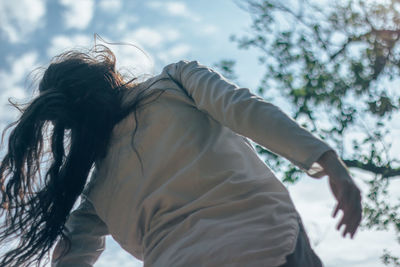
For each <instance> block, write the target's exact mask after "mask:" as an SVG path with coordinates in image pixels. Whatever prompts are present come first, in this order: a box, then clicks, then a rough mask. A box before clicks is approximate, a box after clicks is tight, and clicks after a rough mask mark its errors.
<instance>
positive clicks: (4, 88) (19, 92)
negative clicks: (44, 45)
mask: <svg viewBox="0 0 400 267" xmlns="http://www.w3.org/2000/svg"><path fill="white" fill-rule="evenodd" d="M7 61H8V62H11V67H10V70H9V71H6V70H4V69H1V70H0V80H1V84H0V122H2V123H4V122H6V121H8V122H9V121H11V120H15V118H16V117H15V116H16V114H17V112H16V109H15V108H11V107H10V106H9V105H8V99H9V98H11V99H12V100H17V102H19V101H26V100H27V99H26V98H27V97H29V96H28V94H27V91H26V90H25V88H26V87H27V86H28V85H29V84H30V82H29V80H27V78H28V74H30V73H31V71H33V70H34V69H35V68H36V67H38V53H36V52H27V53H25V54H23V55H22V56H20V57H18V58H11V57H10V58H8V60H7Z"/></svg>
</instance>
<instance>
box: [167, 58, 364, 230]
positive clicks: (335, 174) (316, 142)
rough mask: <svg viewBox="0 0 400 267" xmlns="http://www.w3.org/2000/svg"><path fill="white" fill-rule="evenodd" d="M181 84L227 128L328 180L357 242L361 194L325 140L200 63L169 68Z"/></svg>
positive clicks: (207, 111) (197, 103)
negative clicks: (356, 234)
mask: <svg viewBox="0 0 400 267" xmlns="http://www.w3.org/2000/svg"><path fill="white" fill-rule="evenodd" d="M164 72H165V73H166V75H167V76H169V77H170V78H171V79H173V80H174V81H175V82H176V83H178V84H180V85H181V88H182V89H183V90H185V91H186V93H187V94H188V95H189V96H190V97H191V98H192V99H193V101H194V102H195V104H196V106H197V108H198V109H199V110H202V111H204V112H206V113H207V114H209V115H210V116H211V117H212V118H214V119H215V120H217V121H219V122H220V123H221V124H222V125H224V126H226V127H228V128H230V129H231V130H233V131H234V132H236V133H238V134H241V135H243V136H246V137H248V138H250V139H252V140H253V141H255V142H257V143H258V144H260V145H262V146H264V147H266V148H267V149H269V150H270V151H272V152H274V153H276V154H278V155H281V156H283V157H285V158H287V159H288V160H290V161H291V162H292V163H294V164H295V165H297V166H299V167H300V168H302V169H303V170H305V171H307V174H309V175H310V176H312V177H315V178H320V177H322V176H324V175H328V176H329V183H330V186H331V189H332V192H333V194H334V196H335V198H336V200H337V201H338V204H337V208H336V209H335V212H334V216H336V214H337V212H338V210H342V211H343V217H342V219H341V220H340V222H339V224H338V229H340V227H341V226H342V225H345V230H344V232H343V236H345V235H346V234H347V233H349V234H350V235H351V237H353V235H354V233H355V231H356V230H357V228H358V226H359V224H360V220H361V197H360V191H359V189H358V188H357V186H356V185H355V184H354V182H353V180H352V178H351V177H350V175H349V173H348V171H347V169H346V167H345V165H344V163H343V162H342V161H341V160H340V159H339V158H338V156H337V154H336V153H335V152H334V150H333V149H332V148H331V147H330V146H329V145H328V144H326V143H325V142H323V141H322V140H321V139H319V138H317V137H316V136H314V135H313V134H311V133H310V132H309V131H308V130H306V129H305V128H303V127H301V126H300V125H299V124H298V123H297V122H295V121H294V120H293V119H292V118H290V117H289V116H288V115H286V114H285V113H284V112H283V111H282V110H281V109H279V108H278V107H277V106H275V105H273V104H271V103H269V102H267V101H265V100H264V99H262V98H261V97H259V96H256V95H254V94H252V93H251V92H250V90H249V89H247V88H239V87H238V86H236V85H235V84H233V83H231V82H229V81H227V80H226V79H225V78H224V77H222V76H221V75H220V74H219V73H217V72H215V71H214V70H212V69H210V68H208V67H206V66H203V65H201V64H199V62H197V61H192V62H189V61H180V62H178V63H175V64H170V65H168V66H166V67H165V68H164Z"/></svg>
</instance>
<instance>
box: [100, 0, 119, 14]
mask: <svg viewBox="0 0 400 267" xmlns="http://www.w3.org/2000/svg"><path fill="white" fill-rule="evenodd" d="M98 4H99V7H100V9H102V10H103V11H105V12H114V13H115V12H117V11H119V10H120V9H121V7H122V1H121V0H101V1H100V2H99V3H98Z"/></svg>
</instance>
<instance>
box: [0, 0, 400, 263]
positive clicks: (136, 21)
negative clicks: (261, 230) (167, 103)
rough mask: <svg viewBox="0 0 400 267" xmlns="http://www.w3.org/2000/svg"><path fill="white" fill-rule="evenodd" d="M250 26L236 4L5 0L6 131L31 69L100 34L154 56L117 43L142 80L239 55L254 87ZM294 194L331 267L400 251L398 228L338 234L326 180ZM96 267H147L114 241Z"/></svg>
mask: <svg viewBox="0 0 400 267" xmlns="http://www.w3.org/2000/svg"><path fill="white" fill-rule="evenodd" d="M250 23H251V18H250V16H249V15H248V14H247V13H246V12H245V11H244V10H242V9H240V8H239V7H238V5H237V4H236V3H235V2H234V1H232V0H219V1H216V0H213V1H211V0H201V1H189V0H185V1H152V0H149V1H137V0H132V1H122V0H99V1H94V0H79V1H78V0H75V1H74V0H13V1H11V0H0V41H1V45H0V81H1V83H0V128H1V129H3V128H4V126H5V124H6V123H8V122H10V121H12V120H14V119H15V118H16V115H17V113H16V112H15V111H14V110H12V109H11V108H10V107H9V106H8V105H7V99H8V98H9V97H12V98H15V99H29V97H30V96H31V93H32V91H31V90H32V89H34V85H33V86H29V85H30V80H29V79H27V75H28V74H29V73H30V71H32V70H33V69H35V68H37V67H40V66H46V64H48V62H49V60H50V59H51V57H53V56H55V55H56V54H58V53H60V52H62V51H65V50H67V49H70V48H76V47H86V48H88V47H90V46H91V45H93V43H94V38H93V36H94V33H97V34H99V35H100V36H101V37H103V38H104V39H105V40H107V41H109V42H128V43H132V44H135V45H137V46H139V47H141V48H142V49H144V50H145V51H146V52H147V53H148V54H149V55H150V59H149V58H147V57H146V56H145V55H144V54H143V52H141V51H140V50H139V49H137V48H134V47H132V46H110V47H111V49H113V50H114V51H115V52H116V54H117V60H118V64H119V67H121V68H124V69H128V70H129V71H130V72H131V73H134V74H136V75H140V74H144V73H149V74H157V73H158V72H159V71H160V70H161V68H162V67H163V66H165V65H166V64H168V63H172V62H176V61H179V60H181V59H188V60H194V59H196V60H199V61H200V62H201V63H203V64H205V65H208V66H213V65H214V63H216V62H218V61H219V60H221V59H226V58H233V59H236V60H237V66H236V71H237V73H238V75H239V79H238V82H239V83H240V85H242V86H246V87H249V88H252V89H255V88H256V87H257V85H258V82H259V80H260V78H261V76H262V72H263V69H262V67H261V66H259V65H258V64H257V53H256V52H255V51H252V50H239V49H237V46H236V44H235V43H232V42H231V41H230V40H229V37H230V36H231V35H232V34H237V35H242V34H245V33H246V32H248V31H249V27H250ZM30 77H32V75H31V76H30ZM283 109H284V110H286V107H283ZM286 111H287V112H289V113H290V110H286ZM355 174H356V175H355V178H356V182H357V183H358V184H359V185H360V186H361V187H362V188H365V187H364V186H363V183H362V181H363V180H364V179H365V177H367V176H368V174H364V173H360V172H357V173H355ZM393 186H394V184H393ZM289 191H290V192H291V195H292V198H293V201H294V203H295V204H296V207H297V208H298V210H299V211H300V214H301V215H302V217H303V220H304V223H305V226H306V228H307V230H308V232H309V235H310V239H311V242H312V244H313V246H314V249H315V250H316V251H317V253H318V254H319V255H320V256H321V258H322V260H323V261H324V262H325V265H326V266H327V267H330V266H331V267H333V266H341V267H346V266H352V267H354V266H356V267H357V266H363V267H365V266H367V267H376V266H383V265H382V264H381V263H380V261H379V256H380V255H381V254H382V251H383V248H388V249H389V250H391V251H392V252H394V253H397V255H399V254H400V251H399V246H398V245H397V244H396V242H395V241H394V238H393V231H389V232H371V231H360V232H359V233H358V234H357V235H356V238H355V240H349V239H342V238H341V236H340V234H339V233H338V232H337V231H335V229H334V228H335V225H336V223H337V220H334V219H332V218H331V217H330V214H331V211H332V210H333V207H334V204H335V203H334V200H333V197H332V194H331V193H330V192H329V188H328V185H327V180H326V179H322V180H313V179H311V178H305V179H303V180H302V181H301V182H300V183H298V184H296V185H294V186H290V187H289ZM95 266H96V267H105V266H107V267H114V266H115V267H117V266H118V267H127V266H142V264H141V262H139V261H137V260H135V259H134V258H133V257H132V256H131V255H129V254H128V253H126V252H125V251H123V250H122V249H121V248H119V246H118V244H116V243H115V242H114V241H112V239H111V238H108V239H107V249H106V251H105V252H104V253H103V255H102V256H101V257H100V259H99V260H98V262H97V263H96V265H95Z"/></svg>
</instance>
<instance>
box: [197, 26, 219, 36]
mask: <svg viewBox="0 0 400 267" xmlns="http://www.w3.org/2000/svg"><path fill="white" fill-rule="evenodd" d="M200 31H201V32H202V33H204V34H207V35H208V34H214V33H216V32H218V28H217V27H216V26H215V25H204V26H203V27H201V29H200Z"/></svg>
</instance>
